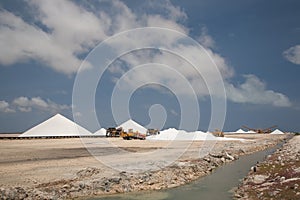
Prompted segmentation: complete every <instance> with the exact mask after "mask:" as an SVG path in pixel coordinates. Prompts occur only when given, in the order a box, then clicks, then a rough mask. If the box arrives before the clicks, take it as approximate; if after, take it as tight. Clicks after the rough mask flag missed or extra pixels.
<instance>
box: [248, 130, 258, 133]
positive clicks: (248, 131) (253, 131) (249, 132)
mask: <svg viewBox="0 0 300 200" xmlns="http://www.w3.org/2000/svg"><path fill="white" fill-rule="evenodd" d="M246 133H249V134H252V133H256V132H255V131H251V130H250V131H247V132H246Z"/></svg>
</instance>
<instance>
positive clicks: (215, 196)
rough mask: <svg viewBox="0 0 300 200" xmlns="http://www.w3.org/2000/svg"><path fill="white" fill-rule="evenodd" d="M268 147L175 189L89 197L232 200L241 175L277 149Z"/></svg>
mask: <svg viewBox="0 0 300 200" xmlns="http://www.w3.org/2000/svg"><path fill="white" fill-rule="evenodd" d="M281 145H282V144H280V145H277V146H276V147H273V148H269V149H267V150H264V151H260V152H256V153H254V154H251V155H246V156H242V157H240V159H239V160H237V161H234V162H231V163H228V164H226V165H224V166H221V167H219V168H218V169H216V170H215V171H214V172H213V173H212V174H211V175H208V176H206V177H203V178H200V179H198V180H196V181H194V182H192V183H189V184H187V185H184V186H180V187H177V188H171V189H166V190H161V191H147V192H135V193H127V194H118V195H109V196H106V197H93V198H90V200H138V199H143V200H152V199H153V200H154V199H155V200H182V199H184V200H201V199H205V200H206V199H210V200H219V199H222V200H226V199H232V193H231V192H230V190H231V189H232V188H234V187H236V186H237V185H238V184H239V182H240V181H241V179H242V178H243V177H245V176H246V175H247V174H248V172H249V170H250V168H251V166H253V165H255V164H256V163H257V162H258V161H262V160H264V158H265V157H266V156H267V155H269V154H271V153H273V152H274V151H275V150H276V149H277V148H279V147H280V146H281Z"/></svg>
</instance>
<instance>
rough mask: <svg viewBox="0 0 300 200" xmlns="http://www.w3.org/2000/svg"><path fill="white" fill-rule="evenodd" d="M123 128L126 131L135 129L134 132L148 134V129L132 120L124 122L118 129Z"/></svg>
mask: <svg viewBox="0 0 300 200" xmlns="http://www.w3.org/2000/svg"><path fill="white" fill-rule="evenodd" d="M120 127H122V128H123V129H124V131H128V129H133V131H138V132H139V133H142V134H146V133H147V129H146V128H145V127H143V126H142V125H140V124H138V123H137V122H135V121H133V120H132V119H130V120H128V121H126V122H124V123H123V124H121V125H120V126H118V127H117V128H120Z"/></svg>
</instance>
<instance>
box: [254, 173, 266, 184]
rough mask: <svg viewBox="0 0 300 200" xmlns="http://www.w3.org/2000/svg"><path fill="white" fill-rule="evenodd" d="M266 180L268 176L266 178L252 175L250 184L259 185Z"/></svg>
mask: <svg viewBox="0 0 300 200" xmlns="http://www.w3.org/2000/svg"><path fill="white" fill-rule="evenodd" d="M267 178H268V176H266V175H254V176H253V180H252V182H253V183H254V184H261V183H263V182H265V181H266V179H267Z"/></svg>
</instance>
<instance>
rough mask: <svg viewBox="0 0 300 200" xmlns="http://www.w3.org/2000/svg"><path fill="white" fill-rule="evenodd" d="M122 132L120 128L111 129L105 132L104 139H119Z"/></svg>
mask: <svg viewBox="0 0 300 200" xmlns="http://www.w3.org/2000/svg"><path fill="white" fill-rule="evenodd" d="M123 132H124V131H123V128H122V127H120V128H114V127H111V128H108V129H107V130H106V137H120V136H121V134H122V133H123Z"/></svg>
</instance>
